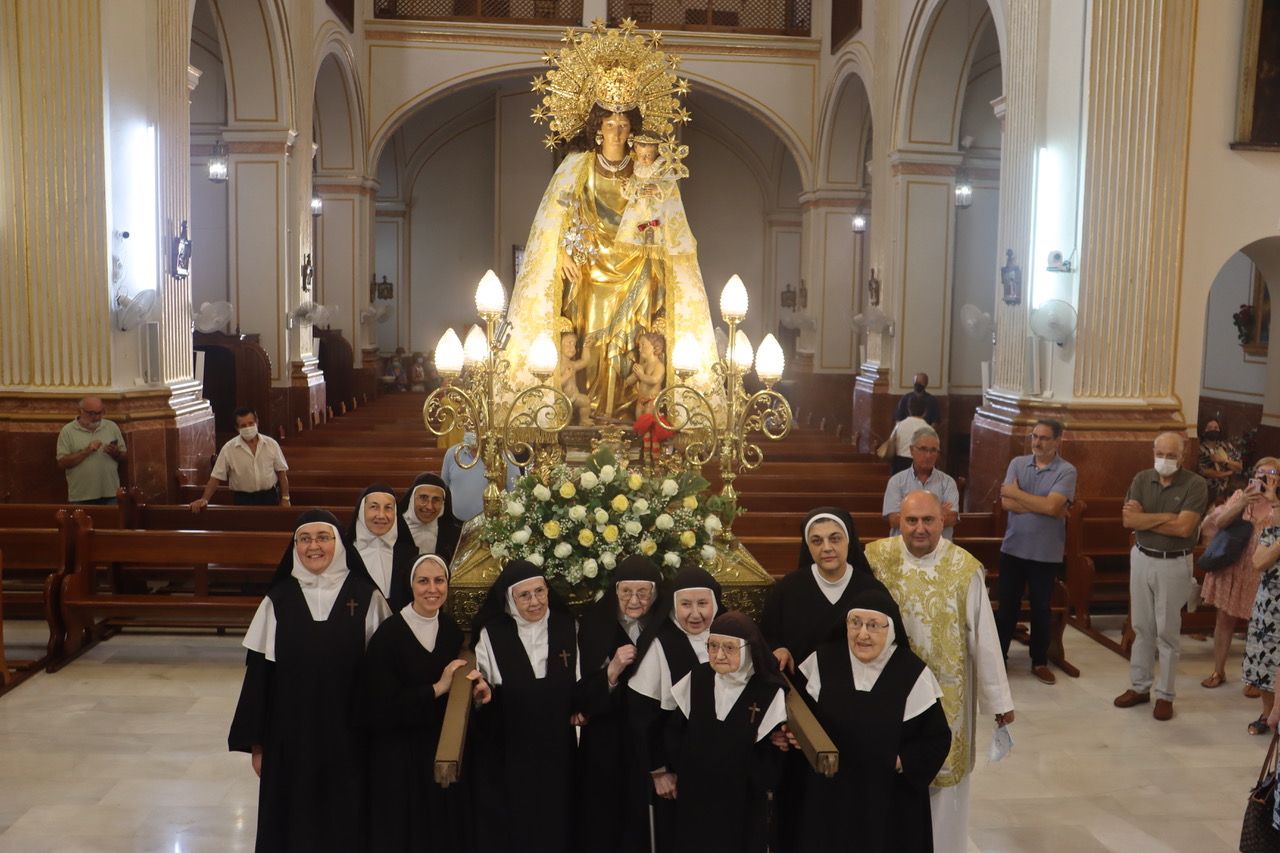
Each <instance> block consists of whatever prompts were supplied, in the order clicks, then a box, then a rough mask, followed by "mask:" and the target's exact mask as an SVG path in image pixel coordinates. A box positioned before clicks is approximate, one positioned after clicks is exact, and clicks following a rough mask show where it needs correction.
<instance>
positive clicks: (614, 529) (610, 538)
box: [604, 524, 618, 544]
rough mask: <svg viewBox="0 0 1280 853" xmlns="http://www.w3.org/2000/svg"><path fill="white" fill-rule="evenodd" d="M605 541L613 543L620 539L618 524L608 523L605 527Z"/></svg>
mask: <svg viewBox="0 0 1280 853" xmlns="http://www.w3.org/2000/svg"><path fill="white" fill-rule="evenodd" d="M604 541H606V542H608V543H610V544H613V543H614V542H617V541H618V525H616V524H606V525H605V527H604Z"/></svg>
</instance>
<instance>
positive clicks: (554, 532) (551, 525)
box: [542, 521, 560, 539]
mask: <svg viewBox="0 0 1280 853" xmlns="http://www.w3.org/2000/svg"><path fill="white" fill-rule="evenodd" d="M542 535H543V536H545V537H547V538H548V539H558V538H559V537H560V522H558V521H548V522H547V523H546V524H544V525H542Z"/></svg>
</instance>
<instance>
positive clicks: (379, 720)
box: [363, 554, 489, 853]
mask: <svg viewBox="0 0 1280 853" xmlns="http://www.w3.org/2000/svg"><path fill="white" fill-rule="evenodd" d="M410 576H411V578H412V582H411V588H412V594H413V601H412V602H410V603H409V604H406V605H405V606H404V607H403V608H401V610H400V611H399V612H398V613H396V614H395V615H393V616H392V617H391V618H390V619H388V620H387V621H385V622H383V623H382V626H381V627H379V628H378V632H377V633H376V634H374V635H373V639H372V640H370V641H369V650H368V652H367V653H366V654H365V662H364V695H363V700H364V721H365V725H366V727H367V728H368V730H369V732H370V739H369V800H368V802H369V809H368V815H369V820H368V839H369V846H368V849H369V850H370V851H379V853H381V851H386V853H407V851H421V853H429V852H431V853H434V851H453V850H462V849H464V847H465V846H466V844H465V836H466V830H467V829H468V827H467V826H466V823H467V822H466V820H465V819H464V815H465V805H466V804H465V803H464V801H463V797H462V794H461V792H460V787H459V786H456V785H454V786H451V787H448V788H441V787H440V786H439V785H437V784H436V783H435V778H434V767H435V755H436V745H437V743H438V742H439V739H440V725H441V723H442V722H443V720H444V709H445V704H446V702H447V700H448V696H447V694H448V692H449V687H450V685H451V684H452V681H453V675H454V672H455V671H456V670H458V669H459V668H461V667H463V666H466V661H464V660H460V659H458V654H459V653H460V652H461V651H462V646H463V636H462V630H461V629H460V628H459V627H458V623H457V622H455V621H454V619H453V617H452V616H450V615H449V614H448V613H445V612H444V611H443V610H442V609H441V608H442V607H443V606H444V604H445V601H446V600H447V599H448V597H449V570H448V568H447V567H446V566H445V564H444V560H442V559H440V557H438V556H436V555H435V554H423V555H422V556H421V557H419V558H418V560H417V562H415V563H414V564H413V568H412V570H411V572H410ZM467 677H468V678H470V679H471V680H472V681H473V682H475V687H474V695H475V699H476V701H477V702H479V703H480V704H484V703H485V702H487V701H488V700H489V688H488V685H487V684H485V683H484V681H483V680H482V679H481V678H480V673H479V671H478V670H474V669H473V670H471V672H470V673H469V674H468V676H467Z"/></svg>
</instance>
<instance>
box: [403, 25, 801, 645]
mask: <svg viewBox="0 0 1280 853" xmlns="http://www.w3.org/2000/svg"><path fill="white" fill-rule="evenodd" d="M562 42H563V43H564V44H565V47H563V48H561V49H560V50H559V51H557V52H555V53H548V54H547V55H546V56H545V57H544V59H545V60H546V62H547V63H548V65H549V66H550V70H548V71H547V72H546V73H545V74H543V75H539V76H538V77H537V78H535V79H534V81H533V88H534V90H535V91H536V92H539V93H541V94H542V96H543V97H542V99H541V102H540V104H539V105H538V107H537V108H536V109H534V111H533V116H532V117H533V119H534V120H535V121H538V122H546V123H547V124H548V126H549V131H550V132H549V133H548V136H547V138H546V140H545V141H546V145H547V147H548V148H551V149H553V150H555V151H557V152H558V153H564V158H563V160H562V161H561V162H560V165H559V167H558V168H557V169H556V171H555V174H554V175H553V176H552V178H551V181H550V182H549V184H548V186H547V189H546V191H545V192H544V194H543V198H542V201H541V203H540V204H539V206H538V210H537V213H536V215H535V217H534V221H533V223H532V226H531V228H530V232H529V237H528V240H527V242H526V244H525V257H524V262H523V264H522V265H521V267H520V269H519V271H518V273H517V277H516V281H515V282H514V285H513V287H512V289H511V295H510V299H508V297H507V289H506V287H505V286H504V285H503V283H502V282H501V281H500V280H499V279H498V277H497V275H496V274H494V272H493V271H492V270H490V271H489V272H487V273H486V274H485V276H484V277H483V278H482V279H481V281H480V283H479V284H478V286H477V288H476V300H475V301H476V309H477V313H478V314H479V316H480V318H481V320H482V322H483V326H480V325H476V326H472V328H471V329H470V331H469V332H468V333H467V334H466V336H465V341H464V340H463V339H461V338H459V336H458V335H457V334H456V333H455V332H454V331H453V330H449V331H447V332H446V333H445V334H444V336H443V337H442V338H441V339H440V342H439V344H438V345H437V347H436V350H435V364H436V369H437V370H438V371H439V373H440V375H441V376H442V377H443V378H444V380H445V385H444V386H443V387H441V388H440V389H439V390H437V391H435V392H434V393H433V394H432V395H431V396H430V397H429V398H428V399H427V401H426V403H425V404H424V406H423V422H424V424H425V426H426V428H427V429H428V430H429V431H430V432H431V433H432V434H434V435H436V436H438V437H440V439H441V442H440V443H441V444H442V445H443V446H448V445H450V444H452V443H454V442H456V441H457V439H458V438H460V437H461V436H462V435H463V434H464V433H471V434H473V435H474V436H475V445H476V447H475V452H474V453H472V454H464V453H461V452H460V450H461V449H460V448H459V449H458V450H455V451H454V453H455V454H456V455H455V460H456V461H457V463H458V464H459V465H460V466H461V467H463V468H468V467H471V466H473V465H475V464H476V461H477V460H480V461H483V464H484V469H485V476H486V478H487V480H488V483H487V486H486V489H485V495H484V512H483V514H481V515H480V516H478V517H476V518H475V519H473V520H472V521H470V522H469V523H468V524H467V526H466V528H465V529H464V531H463V534H462V540H461V542H460V544H459V548H458V551H457V553H456V555H455V557H454V562H453V567H452V577H451V583H450V594H451V596H452V607H453V612H454V614H455V615H456V616H457V617H458V618H459V619H460V620H462V621H464V623H465V621H466V620H468V619H469V617H470V615H471V614H472V613H474V611H475V609H476V607H478V605H479V602H480V600H481V598H482V597H483V595H484V593H485V591H486V590H487V589H488V588H489V586H490V585H491V584H492V582H493V581H494V579H495V578H496V577H497V575H498V573H499V572H500V571H501V568H502V566H503V565H504V564H505V563H506V562H507V561H509V560H512V559H524V560H529V561H531V562H534V563H535V564H537V565H539V566H540V567H542V568H543V571H544V572H545V574H546V576H547V579H548V582H549V583H551V585H552V586H554V587H555V588H557V589H558V590H559V591H560V592H561V593H562V594H563V595H565V596H566V597H567V598H568V600H569V601H570V602H573V603H579V604H585V603H588V602H590V601H594V600H595V599H596V598H597V597H598V595H599V593H600V592H601V591H602V590H603V589H605V588H606V587H607V586H608V584H609V578H610V576H611V572H612V570H613V568H614V566H615V565H617V564H618V563H619V562H621V560H622V559H624V558H625V557H627V556H630V555H631V554H643V555H644V556H647V557H649V558H650V559H652V560H653V561H654V563H655V564H657V565H658V566H659V567H660V569H661V570H662V571H663V573H664V574H665V575H667V576H670V575H673V574H674V573H675V572H676V571H678V570H679V569H680V568H682V567H687V566H693V565H698V566H702V567H704V568H706V569H707V570H709V571H710V572H711V573H712V574H713V575H715V576H716V578H717V579H718V580H719V581H720V583H721V584H722V585H723V587H724V590H725V603H726V605H727V606H729V607H734V608H739V609H743V610H746V611H748V612H750V613H752V614H757V613H758V612H759V609H760V606H761V604H762V602H763V597H764V590H765V589H766V588H767V587H768V586H769V584H770V583H771V582H772V581H771V579H770V577H769V574H768V573H767V572H766V571H765V570H764V569H763V568H762V567H761V565H760V564H759V562H757V561H756V560H755V559H754V558H753V557H752V556H751V554H750V553H749V552H748V551H747V549H746V548H745V547H744V546H743V545H742V543H741V542H740V541H739V540H737V539H736V538H735V537H734V535H733V532H732V526H733V520H734V517H735V516H736V515H737V514H738V512H739V508H738V501H737V492H736V491H735V488H734V480H735V478H736V477H737V476H738V474H739V473H740V472H742V471H748V470H752V469H755V468H757V467H759V465H760V464H761V463H762V462H763V460H764V453H763V451H762V449H761V442H762V441H767V440H778V439H781V438H784V437H785V436H786V435H787V434H788V432H789V431H790V429H791V423H792V412H791V408H790V406H789V404H788V403H787V400H786V399H785V398H784V397H783V396H782V395H781V394H779V393H778V392H777V391H775V390H774V388H773V386H774V384H775V383H776V382H777V381H778V380H779V379H780V378H781V376H782V373H783V368H784V357H783V351H782V348H781V346H780V345H779V344H778V342H777V340H775V339H774V337H773V335H766V336H765V337H764V339H763V340H762V341H760V343H759V347H758V349H757V348H755V347H753V346H752V343H751V341H749V340H748V339H747V337H746V335H745V334H744V333H743V332H742V330H741V329H739V328H738V327H739V324H740V323H741V322H742V321H743V319H745V317H746V316H747V311H748V307H749V306H748V299H747V291H746V288H745V286H744V285H743V283H742V281H741V279H739V277H738V276H737V275H734V276H732V277H731V278H730V279H729V281H728V282H727V283H726V284H725V285H724V287H723V290H722V292H721V294H720V303H719V308H720V318H721V320H722V321H723V323H724V328H723V329H722V330H719V331H713V328H712V322H711V312H710V307H709V305H708V299H707V290H706V287H705V285H704V283H703V280H702V275H701V271H700V268H699V266H698V259H697V243H696V241H695V240H694V238H693V235H692V233H691V231H690V228H689V223H688V221H687V219H686V218H685V214H684V206H683V203H682V201H681V198H680V189H679V185H680V182H682V181H685V180H689V179H691V177H690V174H689V169H688V168H687V167H686V166H685V165H684V158H685V157H687V156H688V152H689V149H688V146H687V145H683V144H681V143H680V141H679V139H678V138H677V135H676V130H677V127H678V126H679V125H682V124H684V123H686V122H688V121H689V120H690V118H691V116H690V114H689V113H688V111H687V110H685V109H684V108H683V107H682V106H681V104H680V98H681V97H682V96H683V95H685V94H687V93H688V91H689V84H688V81H686V80H683V79H680V78H679V77H678V76H677V74H676V70H677V68H678V65H679V58H678V57H676V56H673V55H670V54H668V53H666V52H665V51H664V50H663V49H662V44H661V34H660V33H656V32H655V33H651V34H647V35H645V34H641V33H639V32H637V29H636V25H635V23H634V22H633V21H630V20H627V21H623V22H622V24H621V25H620V26H619V27H618V28H616V29H608V28H606V27H605V26H604V25H603V24H602V23H599V22H597V23H595V24H594V25H593V26H592V27H591V29H590V30H588V31H585V32H583V31H577V30H573V29H570V30H567V31H566V32H565V34H564V36H563V38H562ZM721 335H722V337H721ZM718 338H720V339H719V340H718ZM748 388H750V389H751V390H750V391H748ZM508 464H513V465H516V466H518V467H520V468H521V469H522V471H523V475H522V476H521V477H520V478H519V480H518V482H517V483H516V485H515V488H514V489H513V490H512V491H510V492H505V491H504V488H503V487H504V486H505V485H506V483H505V480H506V470H507V466H508ZM706 466H715V469H716V470H717V472H718V478H719V480H720V482H721V483H722V484H723V485H722V487H721V488H720V490H719V491H718V492H715V493H712V491H711V489H710V483H709V482H708V480H707V479H706V478H704V476H703V471H704V469H705V468H706Z"/></svg>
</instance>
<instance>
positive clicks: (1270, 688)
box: [1244, 457, 1280, 735]
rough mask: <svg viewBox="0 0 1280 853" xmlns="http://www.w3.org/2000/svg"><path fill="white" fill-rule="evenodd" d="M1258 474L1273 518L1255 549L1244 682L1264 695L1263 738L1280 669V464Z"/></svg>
mask: <svg viewBox="0 0 1280 853" xmlns="http://www.w3.org/2000/svg"><path fill="white" fill-rule="evenodd" d="M1264 463H1266V464H1264ZM1254 474H1255V479H1258V480H1260V481H1261V482H1262V489H1263V493H1264V494H1265V495H1266V499H1267V502H1268V503H1269V504H1270V507H1271V515H1270V520H1269V522H1268V524H1267V526H1266V527H1264V528H1263V529H1262V531H1261V532H1260V533H1259V535H1258V543H1257V546H1256V547H1255V548H1254V549H1253V557H1252V562H1253V569H1254V571H1256V572H1258V573H1259V578H1258V594H1257V596H1255V598H1254V600H1253V613H1252V615H1251V616H1250V618H1249V634H1248V639H1246V640H1245V646H1244V681H1245V683H1246V684H1249V685H1252V686H1253V687H1256V688H1258V690H1259V691H1261V693H1262V714H1261V715H1260V716H1259V717H1258V719H1256V720H1254V721H1253V722H1252V723H1250V724H1249V733H1250V734H1255V735H1263V734H1267V733H1268V732H1270V731H1271V727H1270V725H1269V724H1268V723H1267V717H1268V716H1269V715H1270V714H1271V707H1272V705H1273V704H1274V703H1275V699H1276V685H1275V674H1276V668H1277V667H1280V565H1278V564H1277V560H1278V559H1280V512H1277V508H1280V495H1278V494H1277V490H1278V487H1280V464H1277V462H1276V460H1275V459H1274V458H1273V457H1267V458H1266V459H1264V460H1262V461H1261V462H1259V463H1258V466H1257V468H1256V469H1255V471H1254Z"/></svg>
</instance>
